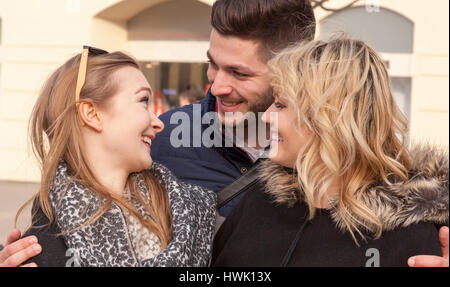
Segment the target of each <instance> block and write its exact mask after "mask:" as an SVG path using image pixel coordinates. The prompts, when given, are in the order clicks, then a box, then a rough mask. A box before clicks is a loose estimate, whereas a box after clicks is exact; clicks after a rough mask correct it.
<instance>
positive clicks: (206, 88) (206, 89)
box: [205, 84, 211, 97]
mask: <svg viewBox="0 0 450 287" xmlns="http://www.w3.org/2000/svg"><path fill="white" fill-rule="evenodd" d="M209 88H211V84H207V85H206V87H205V97H206V95H207V94H208V91H209Z"/></svg>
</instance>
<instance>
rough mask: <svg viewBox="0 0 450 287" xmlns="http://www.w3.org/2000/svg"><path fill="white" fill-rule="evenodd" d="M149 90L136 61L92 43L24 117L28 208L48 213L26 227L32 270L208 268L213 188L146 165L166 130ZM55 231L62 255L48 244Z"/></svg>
mask: <svg viewBox="0 0 450 287" xmlns="http://www.w3.org/2000/svg"><path fill="white" fill-rule="evenodd" d="M152 96H153V93H152V90H151V87H150V86H149V84H148V82H147V80H146V78H145V77H144V75H143V74H142V72H141V71H140V70H139V66H138V64H137V63H136V61H135V60H134V59H132V58H131V57H129V56H127V55H125V54H124V53H121V52H114V53H107V52H105V51H103V50H99V49H95V48H92V47H84V48H83V52H82V53H81V54H78V55H76V56H74V57H73V58H71V59H70V60H68V61H67V62H66V63H64V64H63V65H62V66H61V67H59V68H58V69H57V70H56V71H55V72H54V73H53V74H52V75H51V76H50V78H49V79H48V80H47V82H46V83H45V85H44V87H43V89H42V91H41V93H40V95H39V98H38V99H37V102H36V104H35V106H34V109H33V112H32V115H31V118H30V134H31V143H32V147H33V150H34V152H35V154H36V155H37V157H38V159H39V162H40V165H41V169H42V177H41V187H40V190H39V192H38V194H36V196H35V197H34V198H33V199H34V203H35V206H34V210H36V211H39V213H40V214H45V218H40V217H39V216H34V218H33V223H34V224H33V227H32V228H31V229H30V230H29V231H28V232H27V234H28V235H30V234H32V235H36V236H37V237H38V238H39V243H40V244H41V245H42V247H43V252H42V253H41V254H40V255H39V256H37V257H35V258H33V259H32V260H33V262H35V263H37V265H38V266H61V265H62V266H69V265H71V266H73V265H77V266H207V265H208V263H209V260H210V251H211V248H212V238H213V234H214V224H215V205H216V199H215V194H214V193H213V192H212V191H209V190H205V189H203V188H200V187H197V186H193V185H190V184H186V183H183V182H181V181H179V180H178V179H177V178H175V176H174V175H173V174H172V173H171V172H170V171H169V170H168V169H167V168H165V167H164V166H162V165H161V164H159V163H156V162H152V159H151V157H150V148H151V142H152V140H153V139H154V138H155V136H157V134H158V133H159V132H161V131H162V130H163V128H164V125H163V123H162V122H161V121H160V120H159V119H158V118H157V117H156V116H155V114H154V113H153V110H152V105H151V103H152ZM41 222H47V223H48V224H47V225H46V226H39V225H40V224H39V223H41ZM49 226H50V227H51V228H50V229H49V228H48V227H49ZM55 226H56V227H57V228H56V230H55V228H54V227H55ZM52 236H62V238H63V239H64V243H65V246H64V247H62V248H63V249H62V250H63V252H62V253H61V252H59V253H58V252H56V251H57V250H60V249H61V247H58V246H46V238H49V237H52ZM53 242H54V241H53ZM58 248H59V249H58ZM65 249H67V252H66V250H65ZM65 256H68V257H65Z"/></svg>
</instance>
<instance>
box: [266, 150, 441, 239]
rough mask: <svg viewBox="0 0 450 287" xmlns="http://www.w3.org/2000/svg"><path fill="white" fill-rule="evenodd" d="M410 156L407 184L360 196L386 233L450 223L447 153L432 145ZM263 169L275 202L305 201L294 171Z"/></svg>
mask: <svg viewBox="0 0 450 287" xmlns="http://www.w3.org/2000/svg"><path fill="white" fill-rule="evenodd" d="M410 154H411V156H412V162H411V170H410V172H409V174H410V180H409V181H408V182H398V183H395V184H392V185H387V184H386V183H380V184H378V185H376V186H373V187H372V188H370V189H368V190H367V191H366V192H364V193H362V195H361V200H362V201H363V203H364V204H365V205H366V206H367V207H368V208H370V210H372V211H373V212H374V213H375V214H376V215H377V217H378V218H379V219H380V221H381V223H382V230H383V231H388V230H392V229H395V228H397V227H406V226H409V225H411V224H414V223H418V222H432V223H435V224H448V215H449V209H448V208H449V201H448V193H449V186H448V177H449V169H448V154H447V152H445V151H442V150H440V149H437V148H433V147H431V146H415V147H413V148H412V149H411V150H410ZM260 168H261V169H260V180H261V182H262V183H263V184H264V188H265V192H267V193H268V194H269V195H271V196H272V198H273V201H274V203H276V204H285V205H288V206H293V205H294V204H296V203H297V202H299V201H303V196H304V194H303V192H302V191H301V190H300V189H299V187H298V182H297V177H296V174H295V173H294V171H293V170H292V169H288V168H285V167H282V166H280V165H278V164H275V163H273V162H271V161H265V162H264V163H262V164H261V167H260ZM336 205H337V200H334V201H332V203H331V207H330V209H329V210H330V214H331V217H332V218H333V220H334V222H335V223H336V225H337V227H338V228H339V229H341V230H345V229H346V227H345V224H344V223H343V221H342V218H341V217H340V215H339V213H338V212H337V208H336Z"/></svg>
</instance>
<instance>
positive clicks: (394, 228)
mask: <svg viewBox="0 0 450 287" xmlns="http://www.w3.org/2000/svg"><path fill="white" fill-rule="evenodd" d="M411 154H412V156H413V162H412V169H411V170H410V180H409V181H408V182H406V183H405V182H401V183H396V184H394V185H387V184H380V185H378V186H374V187H372V188H370V189H369V190H367V192H365V193H364V194H363V197H362V199H361V200H362V201H363V202H364V203H365V204H366V206H367V207H369V208H370V210H371V211H373V212H374V213H375V214H376V215H377V217H378V218H379V219H380V221H381V223H382V230H383V233H382V235H381V237H380V238H379V239H373V238H371V237H370V234H368V233H367V234H365V235H367V241H364V240H362V239H361V237H360V236H357V239H358V243H359V244H360V246H359V247H358V246H357V245H356V243H355V241H354V240H353V238H352V236H351V235H350V233H349V232H348V230H347V229H346V227H345V225H344V224H343V222H342V218H341V217H340V215H339V213H338V212H337V209H336V208H335V205H332V206H331V208H329V209H320V210H319V211H318V212H317V214H316V215H315V217H314V218H313V219H312V220H308V217H309V209H308V206H307V204H306V203H305V202H304V201H303V199H302V198H303V194H302V191H301V190H299V189H292V188H290V187H289V186H291V184H292V182H293V180H295V176H293V175H292V170H289V169H286V168H283V167H281V166H279V165H277V164H274V163H271V162H269V161H267V162H265V163H263V164H262V166H261V174H260V181H259V183H258V184H257V185H255V186H254V188H253V189H252V190H251V191H248V192H247V194H246V196H245V197H244V198H243V199H242V200H241V202H240V203H239V204H238V205H237V206H236V207H235V208H234V210H233V212H232V213H231V214H230V215H229V216H228V218H227V220H226V221H225V223H224V224H223V225H222V227H221V228H220V230H219V231H218V233H217V234H216V237H215V241H214V250H213V261H212V264H213V266H407V260H408V258H409V257H410V256H413V255H421V254H426V255H439V256H441V250H440V245H439V241H438V231H437V229H436V226H435V224H439V225H443V224H445V225H448V207H449V202H448V193H449V187H448V176H449V170H448V155H446V154H443V153H441V152H439V151H438V150H434V149H431V148H424V147H422V148H417V149H415V150H413V151H412V152H411ZM289 206H290V207H289ZM360 227H361V226H360ZM362 229H364V228H362Z"/></svg>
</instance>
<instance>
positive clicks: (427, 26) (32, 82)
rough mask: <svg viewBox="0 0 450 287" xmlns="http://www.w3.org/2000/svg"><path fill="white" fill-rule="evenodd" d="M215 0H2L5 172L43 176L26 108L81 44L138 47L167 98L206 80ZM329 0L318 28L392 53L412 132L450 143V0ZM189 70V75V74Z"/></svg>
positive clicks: (0, 123) (0, 168)
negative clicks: (32, 147) (29, 143)
mask: <svg viewBox="0 0 450 287" xmlns="http://www.w3.org/2000/svg"><path fill="white" fill-rule="evenodd" d="M213 2H214V0H95V1H92V0H14V1H10V0H0V134H1V137H0V181H19V182H35V181H38V180H39V170H38V169H37V167H36V165H35V162H34V159H33V156H32V154H31V152H30V151H29V150H28V148H27V124H28V118H29V114H30V111H31V109H32V107H33V104H34V101H35V99H36V97H37V95H38V92H39V89H40V88H41V86H42V84H43V82H44V81H45V79H46V78H47V77H48V76H49V74H50V73H51V72H52V71H53V70H54V69H56V68H57V67H58V66H59V65H60V64H62V63H63V62H64V61H65V60H67V59H68V58H70V57H72V56H73V55H75V54H76V53H79V52H80V50H81V47H82V45H83V44H88V45H92V46H95V47H99V48H102V49H105V50H108V51H114V50H122V51H126V52H128V53H130V54H132V55H133V56H134V57H135V58H136V59H137V60H138V61H139V62H140V63H141V64H142V67H143V70H144V74H145V75H146V76H147V78H148V80H149V82H150V84H151V85H152V87H153V88H154V89H156V90H161V91H162V93H163V96H164V97H165V98H167V103H169V104H167V103H166V104H167V105H169V106H168V107H169V108H171V107H173V106H174V105H175V104H174V101H173V99H171V97H173V96H174V95H175V94H178V93H179V92H181V91H182V89H183V88H185V87H186V86H188V85H192V84H195V85H200V86H201V87H202V88H203V85H204V84H205V83H206V75H205V74H206V64H205V63H206V60H207V58H206V51H207V49H208V45H209V42H208V38H209V33H210V29H211V28H210V24H209V17H210V14H211V5H212V3H213ZM350 2H352V1H350V0H349V1H347V0H330V1H328V2H327V3H326V5H325V6H326V7H325V8H326V9H323V8H320V7H318V8H317V9H315V12H316V18H317V20H318V23H319V25H318V37H324V38H326V37H327V36H328V35H330V34H333V33H334V31H339V30H342V31H346V32H347V33H349V34H351V35H352V36H354V37H357V38H363V39H364V40H366V41H368V42H369V43H370V44H372V45H373V46H374V47H375V48H377V50H379V51H380V52H381V53H382V55H383V57H384V59H385V60H386V61H387V62H388V64H389V68H390V72H391V75H392V79H393V86H394V94H395V95H396V99H397V100H398V102H399V105H400V106H401V107H402V109H403V111H404V112H405V114H406V115H407V116H408V118H409V121H410V135H409V136H410V139H411V140H427V141H430V142H433V143H437V144H442V145H444V146H448V144H449V74H448V73H449V36H448V35H449V31H448V30H449V23H448V22H449V7H448V6H449V1H448V0H431V1H418V0H412V1H411V0H379V1H377V0H370V1H369V0H367V1H365V0H361V1H359V2H357V3H356V4H355V5H354V6H352V7H349V8H346V9H343V10H339V11H337V12H333V11H329V8H336V9H337V8H342V7H345V6H346V4H348V3H350ZM187 75H188V76H187Z"/></svg>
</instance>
